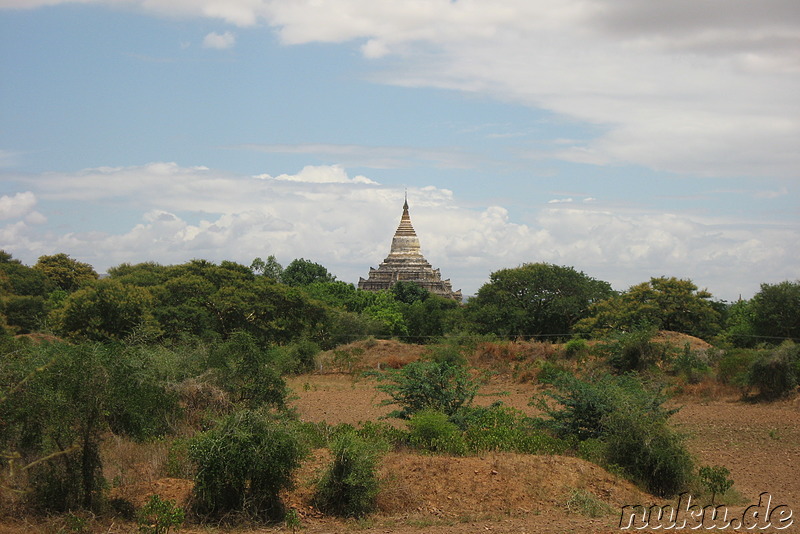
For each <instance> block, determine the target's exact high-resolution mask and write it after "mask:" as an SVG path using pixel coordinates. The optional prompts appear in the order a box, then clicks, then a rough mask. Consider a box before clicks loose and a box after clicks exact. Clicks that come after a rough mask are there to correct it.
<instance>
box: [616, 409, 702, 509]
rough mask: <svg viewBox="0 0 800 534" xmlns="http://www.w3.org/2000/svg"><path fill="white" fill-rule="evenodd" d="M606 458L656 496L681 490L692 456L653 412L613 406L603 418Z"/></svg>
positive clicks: (688, 479) (689, 472)
mask: <svg viewBox="0 0 800 534" xmlns="http://www.w3.org/2000/svg"><path fill="white" fill-rule="evenodd" d="M604 419H605V420H604V425H605V426H606V428H607V430H606V435H605V440H606V442H607V443H608V449H607V451H608V455H607V460H608V461H609V462H610V463H612V464H616V465H619V466H620V467H622V469H623V470H624V471H625V472H626V473H627V474H628V476H629V477H630V478H632V479H633V480H634V481H636V482H638V483H639V484H641V485H643V486H644V487H645V488H647V490H648V491H650V492H651V493H654V494H656V495H659V496H663V497H666V496H671V495H675V494H677V493H679V492H680V491H683V490H685V489H686V487H688V485H689V484H690V483H691V481H692V471H693V469H694V465H693V461H692V457H691V455H690V454H689V451H688V450H687V449H686V447H685V446H684V445H683V440H682V438H681V436H679V435H678V434H677V433H675V431H673V430H672V429H671V428H669V427H668V426H667V425H666V424H664V421H663V420H662V419H661V418H660V417H658V416H653V415H650V416H648V415H646V414H642V413H636V412H635V411H630V412H629V411H624V410H616V411H614V412H612V413H610V414H608V415H606V416H605V418H604Z"/></svg>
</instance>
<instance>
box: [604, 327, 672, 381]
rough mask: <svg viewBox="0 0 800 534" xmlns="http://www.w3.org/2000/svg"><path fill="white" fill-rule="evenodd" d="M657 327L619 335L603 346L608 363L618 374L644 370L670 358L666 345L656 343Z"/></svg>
mask: <svg viewBox="0 0 800 534" xmlns="http://www.w3.org/2000/svg"><path fill="white" fill-rule="evenodd" d="M655 334H656V329H654V328H646V329H642V330H634V331H633V332H628V333H625V334H621V335H619V336H618V337H617V338H616V339H615V340H613V341H611V342H609V343H607V344H606V345H604V346H602V347H601V348H600V349H599V350H600V351H601V352H604V353H605V354H606V356H607V358H608V363H609V365H611V367H612V368H613V369H614V371H615V372H617V373H618V374H624V373H628V372H630V371H644V370H645V369H648V368H650V367H652V366H654V365H655V364H656V363H658V362H660V361H662V360H664V359H667V358H668V349H667V347H666V346H664V345H662V344H659V343H654V342H653V341H652V338H653V336H654V335H655Z"/></svg>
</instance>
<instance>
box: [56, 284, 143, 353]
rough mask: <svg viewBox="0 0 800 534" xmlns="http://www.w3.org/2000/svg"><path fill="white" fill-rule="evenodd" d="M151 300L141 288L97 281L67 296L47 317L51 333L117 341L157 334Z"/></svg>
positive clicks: (94, 339)
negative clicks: (51, 324)
mask: <svg viewBox="0 0 800 534" xmlns="http://www.w3.org/2000/svg"><path fill="white" fill-rule="evenodd" d="M152 311H153V299H152V296H151V294H150V292H149V291H148V290H147V289H145V288H141V287H136V286H131V285H125V284H122V283H121V282H118V281H116V280H110V279H108V280H99V281H97V282H94V283H93V284H91V285H89V286H87V287H84V288H83V289H79V290H77V291H75V292H74V293H72V294H71V295H69V296H68V297H67V298H66V300H65V301H64V303H63V305H62V307H61V308H59V309H57V310H55V311H54V312H53V313H52V314H51V318H52V320H53V326H54V327H55V329H56V330H57V331H58V332H60V333H62V334H65V335H68V336H70V337H75V338H83V339H88V340H91V341H115V340H116V341H119V340H122V339H125V338H126V337H128V336H130V335H131V334H133V333H134V332H136V331H137V330H139V331H142V332H148V333H151V334H158V330H159V329H158V324H157V323H156V321H155V318H154V317H153V313H152Z"/></svg>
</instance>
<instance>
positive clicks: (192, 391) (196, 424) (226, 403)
mask: <svg viewBox="0 0 800 534" xmlns="http://www.w3.org/2000/svg"><path fill="white" fill-rule="evenodd" d="M202 378H203V377H200V378H187V379H186V380H184V381H183V382H181V383H179V384H176V385H175V386H173V388H174V390H175V391H176V392H177V393H178V398H179V400H178V404H179V406H180V407H181V409H182V410H183V415H184V417H183V424H184V425H185V426H186V427H188V429H199V428H200V427H201V426H202V423H203V421H204V420H205V419H206V417H207V416H208V415H209V414H218V415H222V414H226V413H228V412H230V410H231V408H232V406H233V405H232V403H231V400H230V398H229V397H228V394H227V393H226V392H225V391H224V390H222V389H220V388H218V387H217V386H215V385H213V384H211V383H210V381H206V380H203V379H202ZM176 430H177V429H176ZM187 433H188V434H192V433H193V432H187Z"/></svg>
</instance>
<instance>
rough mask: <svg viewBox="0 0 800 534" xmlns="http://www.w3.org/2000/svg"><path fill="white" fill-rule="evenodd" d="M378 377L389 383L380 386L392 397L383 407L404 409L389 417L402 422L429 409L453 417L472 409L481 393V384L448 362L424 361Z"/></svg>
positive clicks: (392, 370) (459, 367)
mask: <svg viewBox="0 0 800 534" xmlns="http://www.w3.org/2000/svg"><path fill="white" fill-rule="evenodd" d="M375 376H377V377H378V379H379V380H381V381H385V382H387V383H382V384H379V385H378V386H377V388H378V389H379V390H380V391H383V392H384V393H387V394H388V395H389V397H390V399H387V400H385V401H384V402H383V403H382V404H383V405H388V404H397V405H398V406H400V409H399V410H395V411H393V412H391V413H390V414H389V415H388V416H387V417H398V418H400V419H409V418H410V417H411V416H412V415H413V414H415V413H416V412H419V411H421V410H424V409H428V408H429V409H433V410H438V411H441V412H443V413H445V414H446V415H447V416H448V417H450V416H452V415H453V414H455V413H456V411H458V410H459V409H460V408H461V407H462V406H468V405H469V404H470V403H471V402H472V399H473V398H474V397H475V393H477V391H478V384H477V383H476V382H475V381H474V380H473V379H472V378H471V377H470V375H469V372H468V371H467V369H466V368H465V367H463V366H460V365H454V364H452V363H449V362H447V361H442V362H437V361H424V360H420V361H416V362H412V363H410V364H408V365H406V366H405V367H403V368H401V369H390V370H387V371H385V372H384V373H382V374H376V375H375Z"/></svg>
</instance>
